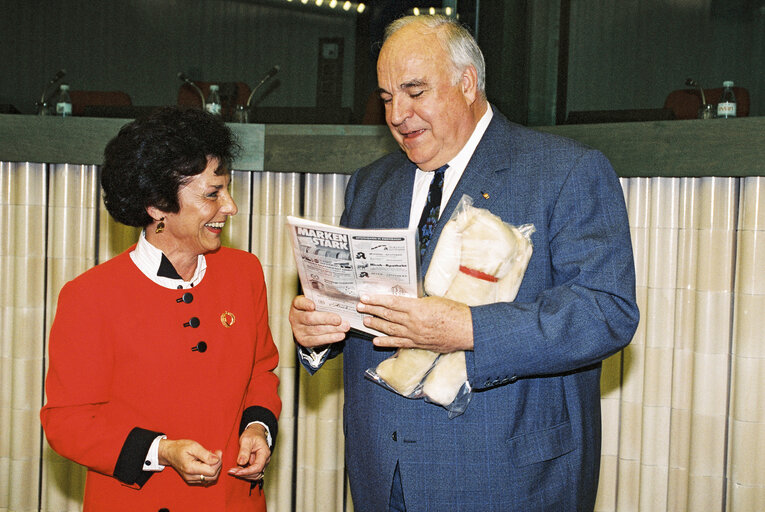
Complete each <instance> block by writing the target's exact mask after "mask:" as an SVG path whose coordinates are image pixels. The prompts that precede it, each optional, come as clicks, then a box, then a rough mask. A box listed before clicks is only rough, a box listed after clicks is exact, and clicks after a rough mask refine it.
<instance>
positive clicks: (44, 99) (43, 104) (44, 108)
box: [37, 69, 66, 116]
mask: <svg viewBox="0 0 765 512" xmlns="http://www.w3.org/2000/svg"><path fill="white" fill-rule="evenodd" d="M64 75H66V70H65V69H60V70H59V71H58V72H57V73H56V76H54V77H53V78H51V79H50V82H48V83H47V84H46V85H45V89H43V92H42V96H40V101H39V102H37V115H38V116H47V115H48V100H49V99H50V97H51V95H52V94H53V93H52V92H51V93H50V94H48V89H49V88H50V86H51V85H53V84H55V83H56V82H58V81H59V80H61V79H62V78H64Z"/></svg>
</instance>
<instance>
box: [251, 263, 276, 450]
mask: <svg viewBox="0 0 765 512" xmlns="http://www.w3.org/2000/svg"><path fill="white" fill-rule="evenodd" d="M255 262H256V266H255V269H254V272H255V275H254V277H253V280H252V281H253V286H254V287H255V288H254V296H255V297H256V300H255V304H254V308H255V310H254V323H255V325H256V332H257V339H256V340H255V364H254V365H253V368H252V375H251V378H250V384H249V387H248V388H247V396H246V397H245V414H244V416H243V418H242V423H243V424H244V425H246V423H249V422H251V421H262V422H264V423H265V424H266V425H268V427H269V429H270V430H271V435H272V436H273V437H274V439H275V437H276V430H275V428H274V426H275V425H276V423H275V422H276V421H277V420H278V418H279V414H280V413H281V409H282V402H281V399H280V398H279V395H278V393H277V390H278V387H279V378H278V377H277V376H276V374H275V373H274V370H275V369H276V366H277V365H278V364H279V352H278V351H277V349H276V345H275V344H274V340H273V338H272V336H271V329H270V328H269V326H268V300H267V297H266V285H265V281H264V278H263V270H262V268H261V266H260V262H258V260H257V259H255ZM261 408H262V409H265V411H263V410H262V409H261ZM268 412H270V413H271V414H270V415H269V414H268Z"/></svg>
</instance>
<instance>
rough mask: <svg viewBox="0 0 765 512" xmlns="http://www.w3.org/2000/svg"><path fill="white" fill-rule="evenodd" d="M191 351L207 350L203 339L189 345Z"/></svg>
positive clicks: (201, 351) (202, 351)
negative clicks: (191, 345)
mask: <svg viewBox="0 0 765 512" xmlns="http://www.w3.org/2000/svg"><path fill="white" fill-rule="evenodd" d="M191 351H192V352H200V353H204V352H205V351H207V343H205V342H204V341H200V342H199V343H197V344H196V345H194V346H193V347H191ZM147 463H148V462H147Z"/></svg>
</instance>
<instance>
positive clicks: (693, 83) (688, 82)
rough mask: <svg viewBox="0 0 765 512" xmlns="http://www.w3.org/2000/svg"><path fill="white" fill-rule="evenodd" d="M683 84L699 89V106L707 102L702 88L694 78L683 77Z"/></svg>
mask: <svg viewBox="0 0 765 512" xmlns="http://www.w3.org/2000/svg"><path fill="white" fill-rule="evenodd" d="M685 85H687V86H688V87H696V88H697V89H698V90H699V93H700V94H701V106H702V107H703V106H704V105H706V104H707V99H706V98H705V97H704V89H702V88H701V86H700V85H699V84H698V82H696V80H694V79H693V78H686V79H685Z"/></svg>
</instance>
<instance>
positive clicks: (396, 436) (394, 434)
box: [390, 430, 398, 441]
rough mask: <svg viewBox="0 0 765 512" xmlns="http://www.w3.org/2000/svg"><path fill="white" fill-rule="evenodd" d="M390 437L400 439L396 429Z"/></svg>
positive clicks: (395, 439)
mask: <svg viewBox="0 0 765 512" xmlns="http://www.w3.org/2000/svg"><path fill="white" fill-rule="evenodd" d="M390 437H391V439H393V440H394V441H398V434H397V433H396V431H395V430H394V431H393V434H391V436H390Z"/></svg>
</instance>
